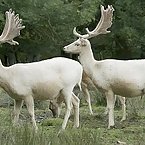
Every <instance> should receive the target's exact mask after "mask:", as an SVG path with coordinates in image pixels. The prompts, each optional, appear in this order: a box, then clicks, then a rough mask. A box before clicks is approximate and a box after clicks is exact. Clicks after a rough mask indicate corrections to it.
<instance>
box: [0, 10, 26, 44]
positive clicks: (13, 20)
mask: <svg viewBox="0 0 145 145" xmlns="http://www.w3.org/2000/svg"><path fill="white" fill-rule="evenodd" d="M5 15H6V23H5V26H4V29H3V32H2V34H1V36H0V43H6V42H7V43H9V44H11V45H16V44H17V45H18V44H19V43H18V42H17V41H14V40H13V39H14V38H15V37H17V36H19V35H20V30H22V29H24V28H25V26H22V19H20V18H19V15H18V14H16V15H15V12H14V11H12V9H10V10H9V11H6V13H5Z"/></svg>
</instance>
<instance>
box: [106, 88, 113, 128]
mask: <svg viewBox="0 0 145 145" xmlns="http://www.w3.org/2000/svg"><path fill="white" fill-rule="evenodd" d="M105 95H106V98H107V107H108V114H109V124H108V128H111V127H113V126H114V125H115V123H114V102H115V98H114V93H113V92H112V91H111V90H110V91H108V92H106V93H105Z"/></svg>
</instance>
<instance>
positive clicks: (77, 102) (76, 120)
mask: <svg viewBox="0 0 145 145" xmlns="http://www.w3.org/2000/svg"><path fill="white" fill-rule="evenodd" d="M72 104H73V108H74V128H77V127H79V105H80V99H79V98H78V97H77V96H76V95H75V94H74V93H73V94H72Z"/></svg>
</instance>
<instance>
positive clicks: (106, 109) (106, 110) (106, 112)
mask: <svg viewBox="0 0 145 145" xmlns="http://www.w3.org/2000/svg"><path fill="white" fill-rule="evenodd" d="M106 100H107V97H106ZM115 102H116V95H115V96H114V106H115ZM108 112H109V108H108V104H107V106H106V108H105V112H104V115H107V114H108Z"/></svg>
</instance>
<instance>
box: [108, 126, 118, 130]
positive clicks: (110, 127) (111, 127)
mask: <svg viewBox="0 0 145 145" xmlns="http://www.w3.org/2000/svg"><path fill="white" fill-rule="evenodd" d="M114 128H116V127H115V125H111V126H108V129H114Z"/></svg>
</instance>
